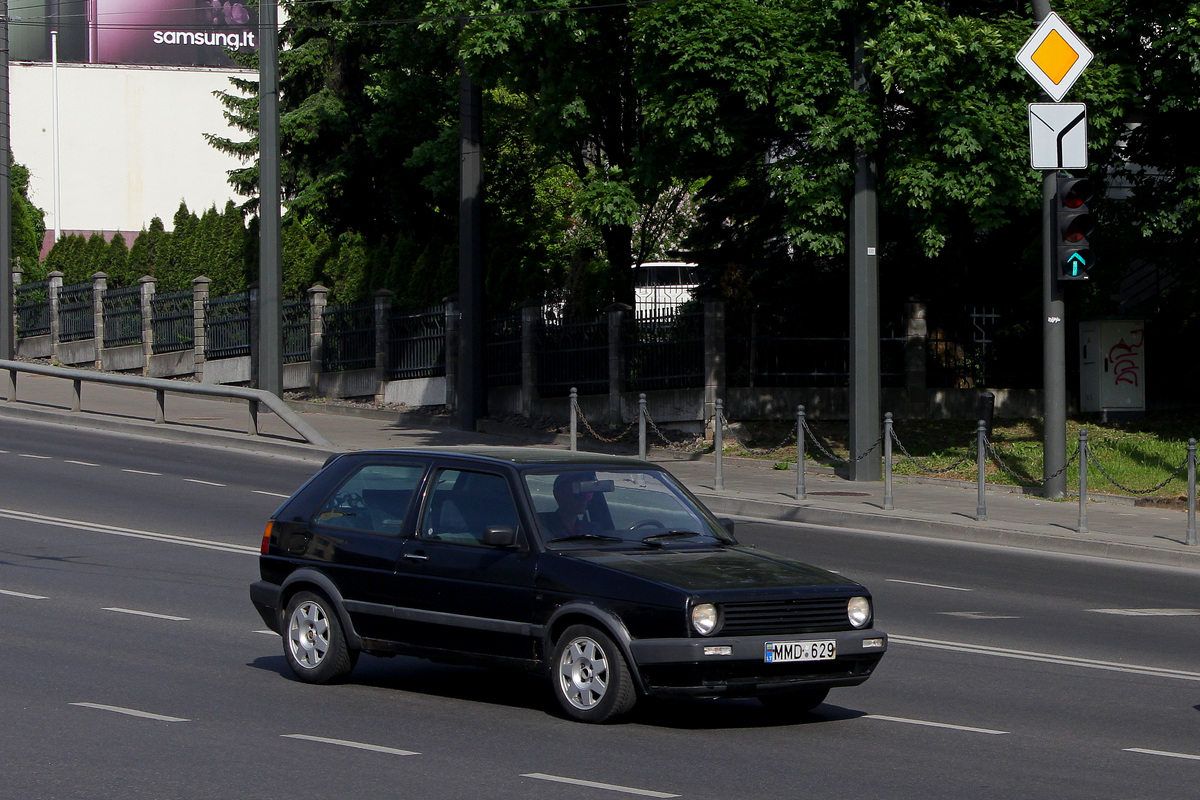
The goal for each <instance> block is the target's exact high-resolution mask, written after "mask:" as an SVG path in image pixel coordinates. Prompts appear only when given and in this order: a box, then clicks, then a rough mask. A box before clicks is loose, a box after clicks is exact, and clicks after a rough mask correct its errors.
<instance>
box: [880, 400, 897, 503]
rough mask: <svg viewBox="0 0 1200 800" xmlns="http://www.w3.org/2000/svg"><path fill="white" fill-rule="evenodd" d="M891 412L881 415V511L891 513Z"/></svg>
mask: <svg viewBox="0 0 1200 800" xmlns="http://www.w3.org/2000/svg"><path fill="white" fill-rule="evenodd" d="M894 424H895V423H893V422H892V412H890V411H889V412H887V413H886V414H884V415H883V510H884V511H892V510H893V509H895V508H896V503H895V502H894V501H893V500H892V425H894Z"/></svg>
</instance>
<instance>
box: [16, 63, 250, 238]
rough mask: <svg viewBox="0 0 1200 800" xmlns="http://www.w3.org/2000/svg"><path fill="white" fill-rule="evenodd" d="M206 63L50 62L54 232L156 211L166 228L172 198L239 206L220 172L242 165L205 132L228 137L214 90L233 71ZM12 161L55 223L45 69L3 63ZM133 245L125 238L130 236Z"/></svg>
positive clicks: (134, 227)
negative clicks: (54, 102) (24, 170)
mask: <svg viewBox="0 0 1200 800" xmlns="http://www.w3.org/2000/svg"><path fill="white" fill-rule="evenodd" d="M238 74H244V75H249V76H251V77H253V76H254V73H252V72H251V73H244V72H239V71H230V70H222V69H209V68H199V67H197V68H190V67H188V68H173V67H132V66H120V67H115V66H108V65H100V64H60V65H59V66H58V93H59V100H58V113H59V117H58V120H59V122H58V127H59V160H60V170H61V173H60V187H61V198H60V207H61V213H62V219H61V220H59V223H60V224H59V227H60V229H62V230H108V231H114V230H120V231H138V230H141V229H142V228H143V227H145V226H147V225H149V224H150V220H151V219H152V218H153V217H155V216H158V217H161V218H162V221H163V224H164V225H166V227H167V229H168V230H170V229H171V228H172V227H173V225H172V217H173V216H174V214H175V210H176V209H177V208H178V207H179V202H180V200H182V201H184V202H186V203H187V205H188V208H190V209H192V210H193V211H196V212H197V213H202V212H203V211H204V210H205V209H207V208H208V207H209V206H211V205H213V204H215V205H216V206H217V209H218V210H220V209H222V208H224V206H225V203H226V201H227V200H230V199H233V200H234V201H235V202H240V200H241V198H239V197H238V196H237V195H235V193H234V191H233V189H232V188H231V187H230V185H229V183H228V181H227V173H228V171H229V170H231V169H235V168H237V167H239V166H241V164H240V162H239V161H238V160H237V159H236V158H233V157H232V156H228V155H225V154H223V153H220V152H218V151H217V150H216V149H214V148H213V147H212V146H211V145H209V144H208V142H207V141H205V139H204V134H205V133H211V134H217V135H219V136H225V137H228V138H231V139H235V140H237V139H246V138H249V137H248V135H247V134H245V133H244V132H242V131H239V130H236V129H233V128H231V127H230V126H229V124H228V122H227V121H226V120H225V118H224V116H223V115H222V111H223V110H224V107H223V106H222V105H221V103H220V101H219V100H218V99H217V98H216V97H215V96H214V95H213V92H216V91H234V89H233V87H232V86H231V84H230V83H229V78H230V76H232V75H238ZM9 80H10V86H11V101H10V103H11V118H12V123H11V131H12V132H11V141H12V152H13V157H14V159H15V160H16V161H17V162H18V163H20V164H24V165H25V166H26V167H28V168H29V171H30V199H31V200H32V201H33V203H34V204H35V205H36V206H38V207H39V208H41V209H43V210H44V211H45V212H46V228H47V230H53V229H54V218H53V215H54V168H53V164H54V162H53V138H52V130H53V126H52V122H51V120H52V106H51V96H52V93H51V65H50V64H47V63H36V62H14V63H13V64H12V65H11V68H10V78H9ZM131 243H132V242H131Z"/></svg>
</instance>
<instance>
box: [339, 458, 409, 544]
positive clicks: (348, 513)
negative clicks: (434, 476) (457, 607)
mask: <svg viewBox="0 0 1200 800" xmlns="http://www.w3.org/2000/svg"><path fill="white" fill-rule="evenodd" d="M424 474H425V467H424V466H422V465H419V464H364V465H363V466H361V467H359V468H358V469H357V470H355V471H354V472H352V473H350V475H349V476H347V478H346V480H344V481H342V483H341V485H340V486H338V488H337V489H336V490H335V491H334V492H333V494H331V495H330V496H329V497H328V499H326V501H325V504H324V505H323V506H321V508H320V509H318V510H317V514H316V518H315V521H316V522H317V523H318V524H320V525H324V526H327V527H330V528H348V529H352V530H359V531H371V532H374V533H380V534H384V535H388V536H395V535H397V534H399V533H400V532H401V531H402V530H403V529H404V521H405V520H406V519H407V518H408V514H409V507H410V506H411V505H412V498H413V494H414V492H415V490H416V488H417V485H418V484H419V483H420V482H421V476H422V475H424Z"/></svg>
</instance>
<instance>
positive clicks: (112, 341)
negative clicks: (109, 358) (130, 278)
mask: <svg viewBox="0 0 1200 800" xmlns="http://www.w3.org/2000/svg"><path fill="white" fill-rule="evenodd" d="M101 303H102V305H103V308H104V313H103V320H104V346H105V347H124V346H126V345H131V344H141V341H142V287H140V286H128V287H125V288H122V289H109V290H107V291H106V292H105V293H104V296H103V297H102V298H101Z"/></svg>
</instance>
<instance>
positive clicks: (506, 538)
mask: <svg viewBox="0 0 1200 800" xmlns="http://www.w3.org/2000/svg"><path fill="white" fill-rule="evenodd" d="M483 543H484V545H485V546H487V547H513V546H515V545H516V543H517V529H516V528H514V527H512V526H510V525H490V526H488V527H486V528H484V529H483Z"/></svg>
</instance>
